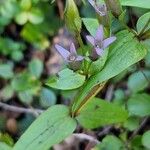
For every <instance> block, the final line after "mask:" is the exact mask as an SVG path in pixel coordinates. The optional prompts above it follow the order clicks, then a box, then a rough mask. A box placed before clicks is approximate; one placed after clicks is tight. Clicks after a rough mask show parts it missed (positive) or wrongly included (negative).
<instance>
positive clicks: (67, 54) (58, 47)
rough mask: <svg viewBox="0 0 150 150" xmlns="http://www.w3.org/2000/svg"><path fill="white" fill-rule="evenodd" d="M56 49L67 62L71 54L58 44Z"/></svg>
mask: <svg viewBox="0 0 150 150" xmlns="http://www.w3.org/2000/svg"><path fill="white" fill-rule="evenodd" d="M55 48H56V50H57V51H58V52H59V53H60V55H61V56H62V57H63V58H64V59H65V60H66V61H67V58H68V57H69V55H70V52H69V51H68V50H66V49H65V48H63V47H62V46H60V45H58V44H56V45H55Z"/></svg>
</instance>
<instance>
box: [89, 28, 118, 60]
mask: <svg viewBox="0 0 150 150" xmlns="http://www.w3.org/2000/svg"><path fill="white" fill-rule="evenodd" d="M86 38H87V40H88V41H89V42H90V43H91V44H92V45H93V46H94V51H93V54H92V57H94V58H97V57H98V56H102V55H103V52H104V49H105V48H107V47H108V46H109V45H110V44H111V43H113V42H114V41H115V40H116V37H115V36H112V37H109V38H107V39H104V31H103V26H102V25H100V26H99V28H98V30H97V32H96V36H95V37H93V36H89V35H88V36H86Z"/></svg>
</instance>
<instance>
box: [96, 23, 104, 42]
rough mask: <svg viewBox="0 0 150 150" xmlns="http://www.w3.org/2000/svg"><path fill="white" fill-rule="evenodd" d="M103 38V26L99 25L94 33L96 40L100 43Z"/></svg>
mask: <svg viewBox="0 0 150 150" xmlns="http://www.w3.org/2000/svg"><path fill="white" fill-rule="evenodd" d="M103 38H104V31H103V26H102V25H100V26H99V28H98V29H97V32H96V40H98V41H102V40H103Z"/></svg>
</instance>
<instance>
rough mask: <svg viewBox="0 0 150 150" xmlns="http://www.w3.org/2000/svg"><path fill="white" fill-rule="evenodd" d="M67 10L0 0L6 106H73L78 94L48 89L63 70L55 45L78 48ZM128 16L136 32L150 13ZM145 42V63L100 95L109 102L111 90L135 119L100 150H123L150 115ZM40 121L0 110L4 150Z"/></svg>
mask: <svg viewBox="0 0 150 150" xmlns="http://www.w3.org/2000/svg"><path fill="white" fill-rule="evenodd" d="M76 3H77V4H78V7H79V10H80V14H81V16H82V17H84V18H85V17H88V18H90V17H92V18H95V17H96V15H95V12H94V10H93V9H92V7H91V6H90V5H89V4H87V3H86V4H84V3H82V1H80V0H78V1H76ZM64 4H65V2H64V1H61V0H57V1H56V2H55V3H53V4H51V1H49V0H0V101H1V102H4V103H8V104H10V105H16V106H18V107H28V108H31V109H32V108H39V109H46V108H48V107H49V106H52V105H54V104H56V103H57V104H59V103H64V104H69V103H70V101H69V100H71V99H72V97H73V96H72V95H73V94H74V92H75V91H58V90H55V89H50V88H48V87H47V86H46V85H45V84H44V83H45V81H46V80H47V79H48V78H49V76H51V75H54V74H55V73H57V72H58V71H59V70H60V68H62V67H63V66H64V64H63V61H62V59H61V57H60V56H59V55H58V54H57V53H56V52H55V49H54V46H53V45H54V44H55V43H61V44H62V45H64V46H69V45H70V43H71V42H72V41H74V42H76V40H75V38H74V37H73V36H72V35H71V34H70V33H69V32H68V31H67V29H66V28H65V26H64V21H63V10H64V7H65V6H64ZM126 11H127V13H126V22H127V23H128V25H129V26H130V27H132V28H134V29H135V28H136V22H137V20H138V18H139V17H140V16H142V15H143V14H144V13H146V12H148V11H149V10H147V9H141V8H136V7H132V8H131V7H126ZM121 29H123V27H122V26H121V24H119V23H118V22H117V21H116V20H115V19H114V20H113V25H112V31H113V32H114V33H115V32H117V31H119V30H121ZM87 33H88V32H87V30H86V29H85V27H84V25H83V30H82V35H84V37H85V35H86V34H87ZM84 42H86V41H85V39H84ZM144 42H145V43H146V45H147V47H148V48H149V52H148V54H147V56H146V57H145V59H144V60H143V61H141V62H140V63H139V64H137V65H134V66H132V67H130V68H128V69H127V70H126V71H124V72H123V73H121V74H120V75H119V76H117V77H115V78H113V79H112V80H111V81H109V83H108V84H107V86H106V87H105V88H104V89H103V91H102V93H101V94H100V97H103V98H106V99H107V98H108V97H107V91H109V90H110V88H112V90H113V94H112V97H111V99H112V102H113V103H116V104H117V105H120V106H122V105H123V106H125V107H127V108H128V111H129V113H130V114H131V115H130V118H129V119H128V121H127V122H126V123H125V124H124V125H123V126H116V127H114V129H113V130H111V132H110V133H116V136H111V135H109V136H106V137H105V138H104V139H103V140H102V144H101V145H100V147H99V146H98V147H96V148H95V149H103V148H105V149H106V150H113V149H114V150H119V149H120V147H123V146H124V145H123V144H122V141H125V140H126V138H127V136H128V134H130V133H131V132H132V131H134V130H136V129H138V128H139V125H140V122H141V121H142V120H143V119H145V118H147V117H148V116H149V115H150V101H149V100H150V95H149V94H148V93H150V44H149V43H150V40H147V41H144ZM141 93H142V94H141ZM35 117H36V114H35V115H31V114H28V113H27V114H24V113H21V114H20V113H16V112H13V113H12V112H11V111H6V110H3V109H0V141H1V142H0V149H2V148H3V149H4V147H5V148H7V149H8V150H9V147H11V146H13V144H14V142H15V141H16V140H17V139H18V137H20V135H21V134H22V133H23V132H24V131H25V129H26V128H27V127H28V126H29V125H30V124H31V122H32V121H33V120H34V119H35ZM147 122H149V121H147ZM146 129H149V126H148V123H147V124H145V128H144V131H145V130H146ZM100 131H101V129H99V130H98V131H97V132H100ZM144 131H143V132H142V133H144ZM118 133H119V136H118V137H117V135H118ZM93 134H94V133H93ZM97 135H98V134H97ZM148 138H150V133H149V132H148V131H147V133H146V132H145V133H144V134H143V135H142V134H141V135H137V136H136V137H135V138H134V139H133V140H132V142H131V143H130V144H131V145H132V146H133V148H134V147H135V148H134V150H140V149H141V150H144V149H149V148H150V145H149V143H148ZM120 139H121V140H122V141H121V140H120ZM2 142H3V143H2ZM110 143H111V144H110ZM143 145H144V146H145V147H144V146H143ZM3 149H2V150H3Z"/></svg>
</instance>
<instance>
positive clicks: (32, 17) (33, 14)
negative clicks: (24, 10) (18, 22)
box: [28, 8, 44, 24]
mask: <svg viewBox="0 0 150 150" xmlns="http://www.w3.org/2000/svg"><path fill="white" fill-rule="evenodd" d="M28 19H29V21H30V22H31V23H33V24H39V23H42V22H43V20H44V16H43V14H42V12H41V11H40V9H36V8H32V9H31V11H30V12H29V13H28Z"/></svg>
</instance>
